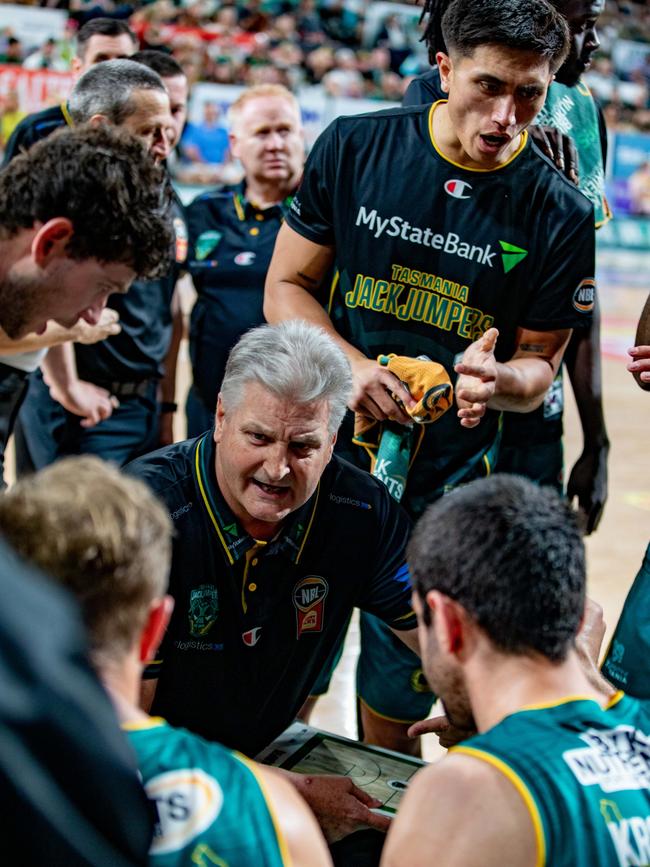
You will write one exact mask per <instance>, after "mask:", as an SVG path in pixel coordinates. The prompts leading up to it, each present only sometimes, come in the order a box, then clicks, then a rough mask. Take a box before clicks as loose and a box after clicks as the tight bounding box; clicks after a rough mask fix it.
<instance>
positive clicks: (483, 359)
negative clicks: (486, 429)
mask: <svg viewBox="0 0 650 867" xmlns="http://www.w3.org/2000/svg"><path fill="white" fill-rule="evenodd" d="M498 336H499V332H498V331H497V329H496V328H489V329H488V330H487V331H486V332H485V334H484V335H483V336H482V337H479V339H478V340H476V341H474V343H472V344H471V346H468V347H467V349H466V350H465V352H464V353H463V359H462V361H460V362H459V363H458V364H457V365H456V366H455V367H454V370H455V371H456V373H458V374H459V377H458V380H457V381H456V403H457V404H458V418H459V419H460V423H461V425H462V426H463V427H476V426H477V424H478V423H479V422H480V421H481V419H482V418H483V416H484V415H485V410H486V409H487V405H488V401H489V400H490V398H492V397H493V396H494V392H495V389H496V379H497V362H496V359H495V357H494V347H495V346H496V342H497V337H498Z"/></svg>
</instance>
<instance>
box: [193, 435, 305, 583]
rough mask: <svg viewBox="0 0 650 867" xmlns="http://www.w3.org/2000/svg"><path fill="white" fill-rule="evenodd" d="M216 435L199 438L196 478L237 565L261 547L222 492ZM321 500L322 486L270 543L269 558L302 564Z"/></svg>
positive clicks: (226, 552) (230, 558) (227, 553)
mask: <svg viewBox="0 0 650 867" xmlns="http://www.w3.org/2000/svg"><path fill="white" fill-rule="evenodd" d="M213 433H214V432H213V431H208V433H206V434H204V435H203V436H202V437H199V439H198V441H197V443H196V446H195V450H194V461H193V466H194V475H195V479H196V484H197V487H198V489H199V493H200V496H201V501H202V504H203V508H204V509H205V511H206V513H207V514H208V517H209V518H210V522H211V524H212V526H213V528H214V531H215V533H216V535H217V538H218V539H219V542H220V543H221V547H222V548H223V552H224V556H225V557H226V559H227V560H228V562H229V563H230V565H231V566H232V565H234V564H235V563H236V562H238V561H239V560H241V559H243V558H245V556H246V552H247V551H249V550H250V549H251V548H254V547H255V546H256V545H258V542H257V540H255V539H254V538H253V537H252V536H250V535H249V534H248V533H247V532H246V531H245V530H244V529H243V528H242V526H241V524H240V523H239V521H238V520H237V518H236V517H235V516H234V515H233V513H232V511H231V509H230V507H229V506H228V504H227V503H226V501H225V499H224V497H223V494H222V493H221V491H220V490H219V485H218V484H217V478H216V473H215V468H214V467H215V456H216V449H217V446H216V443H215V441H214V435H213ZM319 496H320V482H319V483H318V485H317V487H316V490H315V491H314V493H313V494H312V495H311V497H310V499H309V500H307V502H306V503H305V504H304V505H303V506H301V507H300V508H299V509H297V510H296V511H295V512H292V513H291V514H290V515H289V516H288V517H287V518H286V519H285V521H284V523H283V524H282V527H281V529H280V531H279V532H278V534H277V535H276V536H275V537H274V538H273V539H272V540H271V541H270V542H269V543H268V547H267V549H266V550H267V552H268V553H269V554H274V555H275V554H279V555H281V556H284V557H286V558H287V559H288V560H290V561H291V562H292V563H298V562H299V561H300V558H301V556H302V552H303V550H304V548H305V545H306V544H307V540H308V538H309V535H310V533H311V530H312V526H313V524H314V518H315V515H316V509H317V507H318V500H319Z"/></svg>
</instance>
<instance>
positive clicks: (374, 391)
mask: <svg viewBox="0 0 650 867" xmlns="http://www.w3.org/2000/svg"><path fill="white" fill-rule="evenodd" d="M351 365H352V378H353V383H354V385H353V390H352V398H351V399H350V403H349V404H348V406H349V407H350V409H351V410H353V411H354V412H360V413H362V414H363V415H367V416H369V417H370V418H374V419H377V421H383V420H384V419H391V420H392V421H398V422H401V423H402V424H408V423H409V422H411V417H410V416H409V414H408V413H407V412H405V410H404V409H403V407H401V406H400V405H399V404H398V403H396V402H395V400H394V399H393V398H392V397H391V392H394V393H395V394H398V395H399V396H400V398H401V400H402V401H403V402H404V403H405V404H406V406H409V407H411V406H415V404H416V403H417V401H416V400H413V398H412V397H411V395H410V394H409V392H408V390H407V389H406V388H405V387H404V386H403V385H402V383H401V382H400V380H399V379H398V378H397V377H396V376H395V374H393V373H391V372H390V371H389V370H386V368H385V367H382V366H381V364H379V362H377V361H372V360H371V359H369V358H359V359H357V360H355V361H352V362H351Z"/></svg>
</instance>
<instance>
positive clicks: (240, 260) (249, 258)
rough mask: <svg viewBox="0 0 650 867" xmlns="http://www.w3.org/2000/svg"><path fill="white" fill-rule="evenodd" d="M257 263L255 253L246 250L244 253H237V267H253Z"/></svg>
mask: <svg viewBox="0 0 650 867" xmlns="http://www.w3.org/2000/svg"><path fill="white" fill-rule="evenodd" d="M254 261H255V253H253V252H252V251H251V250H245V251H244V252H243V253H237V255H236V256H235V265H242V266H246V265H252V264H253V262H254Z"/></svg>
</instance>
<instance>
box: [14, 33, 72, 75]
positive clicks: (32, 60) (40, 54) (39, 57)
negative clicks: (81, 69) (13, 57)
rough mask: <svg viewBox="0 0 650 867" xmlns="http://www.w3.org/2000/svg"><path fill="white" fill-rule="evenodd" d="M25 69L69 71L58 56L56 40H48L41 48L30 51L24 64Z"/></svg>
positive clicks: (66, 64) (64, 61) (67, 65)
mask: <svg viewBox="0 0 650 867" xmlns="http://www.w3.org/2000/svg"><path fill="white" fill-rule="evenodd" d="M23 66H24V68H25V69H53V70H55V71H56V72H65V71H66V70H67V69H69V68H70V67H69V63H68V62H67V61H66V60H65V59H64V58H62V57H61V56H60V55H59V51H58V46H57V42H56V39H48V40H47V41H46V42H45V44H44V45H43V47H42V48H40V49H38V50H37V51H32V53H31V54H29V55H28V56H27V57H26V58H25V60H24V62H23Z"/></svg>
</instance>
